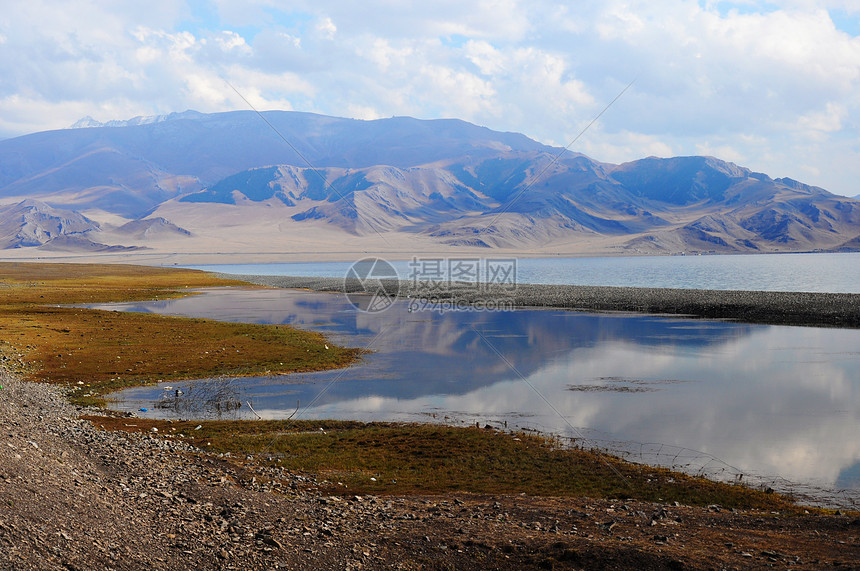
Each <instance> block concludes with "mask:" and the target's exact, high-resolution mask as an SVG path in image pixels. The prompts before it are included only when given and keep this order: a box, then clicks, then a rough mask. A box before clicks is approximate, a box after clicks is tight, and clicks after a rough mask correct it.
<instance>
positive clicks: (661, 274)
mask: <svg viewBox="0 0 860 571" xmlns="http://www.w3.org/2000/svg"><path fill="white" fill-rule="evenodd" d="M490 258H493V257H492V256H491V257H489V258H488V259H490ZM430 259H431V258H428V257H421V258H417V259H416V260H415V261H413V262H412V264H413V265H412V266H410V262H409V261H390V263H391V264H392V265H393V267H394V268H395V270H396V271H397V275H398V276H399V277H400V279H402V280H410V279H413V278H418V279H421V275H420V274H418V272H416V269H415V267H416V266H418V265H420V261H421V260H430ZM438 259H441V260H446V259H447V258H438ZM452 259H453V258H452ZM350 265H351V262H314V263H290V264H218V265H204V266H188V267H191V268H195V269H201V270H206V271H212V272H224V273H230V274H258V275H282V276H306V277H330V278H343V277H344V276H345V275H346V273H347V271H348V270H349V267H350ZM516 273H517V276H516V277H517V282H518V283H522V284H527V283H531V284H562V285H603V286H619V287H667V288H676V289H677V288H682V289H683V288H687V289H718V290H753V291H755V290H758V291H809V292H825V293H826V292H829V293H860V252H852V253H844V254H755V255H721V256H639V257H597V258H561V257H557V258H521V259H518V260H516ZM416 274H418V275H416Z"/></svg>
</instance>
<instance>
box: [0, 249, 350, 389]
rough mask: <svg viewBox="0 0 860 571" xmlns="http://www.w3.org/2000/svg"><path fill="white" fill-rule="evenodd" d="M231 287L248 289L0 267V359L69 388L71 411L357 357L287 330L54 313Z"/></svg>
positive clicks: (168, 277)
mask: <svg viewBox="0 0 860 571" xmlns="http://www.w3.org/2000/svg"><path fill="white" fill-rule="evenodd" d="M231 285H247V284H242V283H240V282H232V281H228V280H221V279H216V278H213V277H212V276H209V275H208V274H205V273H203V272H198V271H193V270H181V269H173V268H148V267H142V266H127V265H84V264H80V265H79V264H25V263H0V328H2V331H3V335H2V339H0V355H2V356H3V358H4V359H5V362H6V363H7V364H8V365H10V366H11V367H12V368H14V369H17V370H18V371H19V372H21V373H23V374H24V375H25V378H27V379H28V380H33V381H46V382H51V383H59V384H63V385H70V386H73V387H74V388H75V391H74V393H73V396H72V399H73V401H75V402H77V403H79V404H98V403H100V402H101V401H100V397H101V396H103V395H105V394H107V393H109V392H111V391H115V390H117V389H121V388H124V387H128V386H133V385H139V384H141V383H152V382H156V381H159V380H166V379H188V378H200V377H210V376H218V375H232V376H246V375H254V374H266V373H270V372H271V373H287V372H298V371H314V370H321V369H330V368H335V367H343V366H346V365H348V364H349V363H351V362H353V361H354V360H355V359H356V358H358V356H359V353H360V352H359V351H358V350H356V349H345V348H341V347H336V346H334V345H332V344H328V347H329V348H328V349H326V342H325V338H324V337H323V336H322V335H320V334H317V333H311V332H306V331H299V330H296V329H293V328H291V327H287V326H275V325H250V324H236V323H223V322H218V321H213V320H207V319H185V318H176V317H162V316H157V315H151V314H138V313H124V312H112V311H99V310H92V309H83V308H72V307H58V305H70V304H86V303H103V302H112V301H133V300H146V299H165V298H171V297H178V296H182V295H188V294H189V290H190V289H193V288H200V287H218V286H231Z"/></svg>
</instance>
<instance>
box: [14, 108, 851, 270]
mask: <svg viewBox="0 0 860 571" xmlns="http://www.w3.org/2000/svg"><path fill="white" fill-rule="evenodd" d="M264 117H265V119H266V120H265V121H263V120H262V119H261V118H260V117H259V116H257V114H255V113H253V112H243V111H239V112H231V113H217V114H203V113H197V112H193V111H189V112H185V113H176V114H170V115H164V116H158V117H137V118H134V119H132V120H129V121H116V122H109V123H105V124H102V123H99V122H97V121H94V120H92V119H91V118H85V119H83V120H81V121H79V122H78V123H76V125H75V126H76V128H74V129H67V130H60V131H51V132H43V133H35V134H33V135H27V136H24V137H18V138H15V139H7V140H4V141H0V201H3V202H6V203H14V204H8V205H7V206H6V207H3V208H2V209H0V230H2V233H3V236H5V238H4V237H2V236H0V247H5V248H10V247H16V248H21V247H30V246H39V247H41V246H43V245H44V244H46V243H48V242H50V241H51V240H55V239H56V238H57V236H58V235H67V236H78V237H83V238H86V239H87V240H91V241H92V242H93V243H94V244H101V245H105V244H114V245H117V246H121V247H136V246H144V245H146V246H147V247H152V248H156V249H170V248H178V249H189V250H190V249H195V248H196V250H195V251H201V250H202V249H211V250H212V251H237V252H239V251H260V250H261V249H262V250H267V251H287V250H289V251H294V250H297V249H300V248H309V249H314V248H316V249H326V248H327V249H333V248H347V247H348V248H353V249H356V250H360V249H366V248H367V247H370V246H372V247H373V248H376V249H379V248H388V247H391V246H392V245H396V247H397V248H400V249H402V250H403V251H407V249H408V248H410V247H417V246H421V248H423V249H424V250H425V251H426V250H431V249H433V248H440V249H454V250H456V249H458V248H460V249H462V248H470V249H474V248H479V249H481V248H493V249H504V250H510V251H517V250H529V251H536V252H569V251H577V252H592V251H593V252H595V253H624V254H636V253H653V254H656V253H679V252H691V253H695V252H715V253H729V252H771V251H813V250H823V251H846V250H856V249H858V243H860V201H857V200H855V199H849V198H844V197H840V196H836V195H834V194H831V193H829V192H827V191H826V190H824V189H821V188H817V187H812V186H808V185H805V184H803V183H800V182H797V181H794V180H791V179H786V178H771V177H770V176H768V175H765V174H762V173H756V172H752V171H750V170H749V169H746V168H743V167H741V166H738V165H735V164H732V163H729V162H725V161H722V160H719V159H717V158H714V157H674V158H667V159H661V158H654V157H650V158H645V159H641V160H638V161H633V162H630V163H625V164H621V165H612V164H606V163H600V162H597V161H594V160H592V159H590V158H588V157H586V156H584V155H581V154H578V153H572V152H564V153H562V151H561V149H557V148H553V147H548V146H545V145H542V144H540V143H538V142H536V141H533V140H531V139H529V138H528V137H526V136H524V135H521V134H517V133H500V132H496V131H491V130H489V129H486V128H483V127H478V126H476V125H472V124H470V123H466V122H464V121H459V120H454V119H450V120H434V121H422V120H418V119H412V118H409V117H395V118H391V119H382V120H378V121H358V120H352V119H341V118H336V117H326V116H322V115H314V114H309V113H294V112H274V111H273V112H265V113H264ZM267 122H268V123H270V124H271V125H272V126H274V128H275V129H276V130H277V131H278V132H277V133H276V132H275V130H273V129H272V127H270V125H269V124H267ZM281 137H283V138H284V139H286V140H287V141H289V144H290V145H292V147H294V149H293V148H291V147H290V145H288V144H287V143H286V142H285V141H284V140H282V138H281ZM308 163H310V165H313V168H311V167H309V166H308ZM33 199H36V200H38V201H41V202H40V203H39V204H40V206H38V207H34V206H33V204H36V203H34V202H30V203H27V204H29V206H22V205H24V204H25V202H26V201H32V200H33ZM28 208H29V209H30V210H29V211H28V212H29V214H27V213H26V212H24V211H23V210H27V209H28ZM33 208H36V210H33ZM22 209H23V210H22ZM51 209H54V210H51ZM37 211H38V212H37ZM22 216H23V218H22ZM27 216H29V218H27ZM40 216H41V217H43V218H39V217H40ZM45 217H47V218H45ZM37 218H38V219H39V221H37V220H36V219H37ZM49 220H52V222H49ZM79 242H80V241H79V240H78V241H77V242H76V241H75V240H72V241H70V242H68V243H67V244H65V245H64V246H63V247H64V248H68V249H74V248H75V247H76V246H75V244H76V243H79ZM192 244H193V247H192ZM362 244H364V246H362ZM81 247H82V249H88V250H90V251H92V250H93V248H94V246H92V245H88V246H86V247H84V246H81ZM96 247H97V246H96ZM225 249H226V250H225Z"/></svg>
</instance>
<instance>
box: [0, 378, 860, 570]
mask: <svg viewBox="0 0 860 571" xmlns="http://www.w3.org/2000/svg"><path fill="white" fill-rule="evenodd" d="M0 386H2V388H0V427H2V432H0V441H2V442H0V506H2V508H0V569H4V570H5V569H28V570H29V569H39V570H46V569H47V570H52V569H57V570H69V569H93V570H95V569H99V570H101V569H242V570H245V569H454V568H457V569H466V570H470V569H472V570H477V569H583V568H589V569H590V568H600V569H632V568H636V569H642V570H643V571H645V570H650V569H710V568H749V569H753V568H754V569H759V568H768V567H772V566H773V565H779V566H783V567H784V566H785V565H788V564H791V565H792V567H794V566H803V567H804V568H810V569H811V568H815V569H820V568H825V567H826V568H837V567H838V568H841V569H846V568H852V567H851V566H852V565H854V564H856V563H857V561H858V560H860V542H858V541H857V537H856V530H857V529H858V525H860V520H858V519H857V518H856V516H851V515H835V516H823V515H815V514H811V515H792V516H786V517H784V516H783V515H781V514H774V513H771V512H759V511H750V512H746V511H743V510H739V511H736V510H724V509H720V508H719V507H717V506H710V507H708V508H704V507H699V508H697V507H689V506H679V505H665V504H653V503H648V502H641V501H634V500H624V501H618V500H603V499H594V498H536V497H526V496H523V495H520V496H492V497H489V496H478V495H473V494H467V493H453V494H447V495H442V496H409V497H397V496H379V497H375V496H364V497H359V496H354V495H349V494H341V495H339V496H337V497H335V496H329V495H326V494H324V493H321V490H323V489H325V488H326V487H328V488H331V487H333V486H332V484H331V483H327V482H325V481H319V480H317V479H315V478H314V477H312V476H310V475H306V474H297V473H291V472H288V471H286V470H283V469H277V468H266V467H261V466H260V465H259V464H257V463H256V462H255V459H254V458H242V459H233V458H229V459H228V458H225V457H221V456H219V455H215V454H210V453H207V452H205V450H198V449H197V448H194V447H192V446H190V445H189V444H187V443H184V442H180V441H177V440H174V439H172V438H171V437H170V435H169V434H163V433H153V432H152V431H151V428H148V427H147V426H146V422H147V421H146V420H144V419H140V418H133V417H130V418H128V420H127V424H126V426H127V428H126V430H127V431H129V432H126V431H121V432H108V431H105V430H100V429H99V421H98V418H96V419H95V420H93V421H92V422H91V421H88V420H83V419H81V418H79V415H80V414H82V413H86V412H92V411H82V410H80V409H76V408H75V407H73V406H71V405H69V404H68V402H67V401H66V400H65V397H64V396H63V394H62V392H61V390H59V389H58V388H56V387H53V386H50V385H44V384H34V383H26V382H22V381H20V380H18V379H16V378H15V377H14V376H12V375H10V374H8V373H7V372H5V371H3V370H2V369H0ZM162 432H167V431H162Z"/></svg>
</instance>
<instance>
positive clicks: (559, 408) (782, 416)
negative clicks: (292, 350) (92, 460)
mask: <svg viewBox="0 0 860 571" xmlns="http://www.w3.org/2000/svg"><path fill="white" fill-rule="evenodd" d="M95 307H99V308H103V309H120V310H128V311H145V312H155V313H160V314H170V315H185V316H194V317H209V318H215V319H221V320H226V321H243V322H255V323H286V324H290V325H294V326H296V327H300V328H305V329H311V330H316V331H321V332H324V333H326V334H327V335H328V336H329V338H330V339H331V340H332V341H333V342H335V343H339V344H343V345H349V346H354V347H362V348H366V349H369V350H371V351H372V353H370V354H368V355H367V356H366V357H365V358H363V360H362V361H361V362H360V363H359V364H357V365H355V366H352V367H349V368H346V369H342V370H337V371H327V372H320V373H307V374H295V375H287V376H280V377H277V376H269V377H254V378H247V379H238V380H236V379H232V380H229V379H222V380H220V381H193V382H174V383H171V384H170V387H171V388H170V389H169V390H166V389H165V385H164V384H162V385H161V386H156V387H137V388H131V389H127V390H124V391H121V392H120V393H117V394H116V395H114V396H115V397H116V401H115V402H113V403H112V404H111V407H112V408H115V409H117V410H123V411H138V412H136V414H138V415H140V416H159V417H167V418H200V419H204V418H256V414H258V415H259V416H262V417H264V418H286V417H289V416H290V415H291V414H294V413H295V411H296V410H298V413H297V417H298V418H340V419H358V420H394V421H422V422H444V423H448V424H455V425H456V424H461V425H474V424H475V423H479V424H480V425H481V426H484V425H486V424H489V425H491V426H493V427H497V428H500V429H505V428H507V429H514V428H519V429H525V430H535V431H540V432H542V433H548V434H557V435H561V436H562V437H564V438H570V439H573V440H574V441H575V443H577V444H581V445H583V446H586V447H592V446H597V447H600V448H603V449H607V450H611V451H614V452H617V453H619V454H620V455H623V456H625V457H628V458H630V459H632V460H637V461H642V462H647V463H650V464H660V465H666V466H670V467H675V468H678V469H683V470H685V471H687V472H691V473H702V474H706V475H709V476H711V477H714V478H718V479H727V480H732V479H738V477H739V475H741V474H743V477H742V481H745V482H750V483H756V482H758V483H764V484H766V485H769V486H771V487H773V488H775V489H779V490H787V491H793V492H795V493H807V492H809V491H810V490H813V491H814V493H816V494H818V497H819V498H820V497H822V494H825V493H824V492H822V491H821V490H828V492H827V493H826V494H829V496H827V497H829V498H830V499H831V500H832V499H833V498H834V497H836V496H838V497H839V498H843V500H844V498H846V497H847V498H850V499H849V500H847V501H848V502H849V504H850V502H851V501H857V499H860V438H858V434H860V430H858V428H860V423H858V416H860V330H849V329H825V328H813V327H784V326H766V325H750V324H740V323H729V322H715V321H704V320H692V319H680V318H665V317H655V316H645V315H627V314H593V313H580V312H573V311H564V310H526V309H522V310H516V311H508V312H488V311H484V312H479V311H457V312H442V313H440V312H433V311H419V312H410V311H409V310H408V305H407V304H406V303H405V302H401V301H398V302H395V304H394V305H393V306H392V307H391V308H389V309H388V310H386V311H384V312H380V313H363V312H358V311H356V310H355V309H354V308H353V306H352V305H351V303H350V301H349V300H348V299H347V298H346V297H345V296H343V295H339V294H331V293H315V292H305V291H292V290H242V289H235V290H233V289H227V290H211V291H208V292H206V293H204V294H202V295H198V296H192V297H187V298H183V299H178V300H166V301H155V302H145V303H126V304H109V305H102V306H95ZM176 388H180V389H181V390H182V392H183V394H182V395H180V396H178V397H177V396H176V394H175V389H176ZM224 403H235V404H241V406H240V407H239V408H238V409H237V408H235V406H224ZM297 404H298V407H297ZM249 405H250V406H249ZM251 407H253V411H252V409H251ZM141 408H146V409H148V410H147V411H146V412H140V411H139V409H141ZM838 490H845V491H843V492H838ZM809 493H813V492H809ZM826 494H825V495H826ZM843 500H840V503H841V504H842V505H845V501H843Z"/></svg>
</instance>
